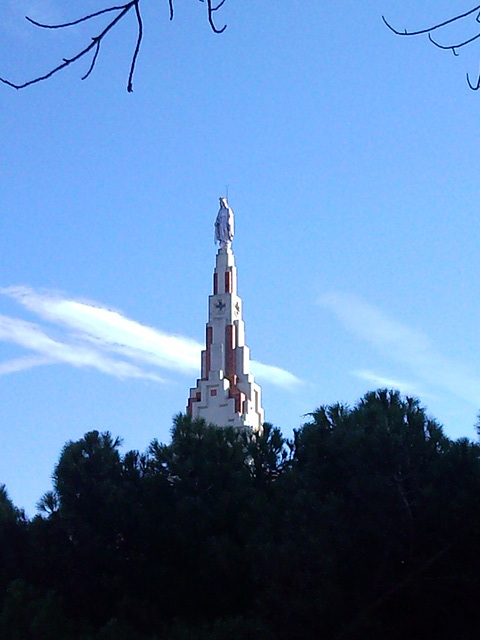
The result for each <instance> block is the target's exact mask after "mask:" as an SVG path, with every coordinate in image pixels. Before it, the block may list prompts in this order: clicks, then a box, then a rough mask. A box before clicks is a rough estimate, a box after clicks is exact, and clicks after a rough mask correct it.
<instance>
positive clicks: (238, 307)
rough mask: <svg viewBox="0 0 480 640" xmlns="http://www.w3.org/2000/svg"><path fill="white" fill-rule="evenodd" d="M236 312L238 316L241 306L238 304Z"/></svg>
mask: <svg viewBox="0 0 480 640" xmlns="http://www.w3.org/2000/svg"><path fill="white" fill-rule="evenodd" d="M235 311H236V312H237V315H238V314H239V313H240V304H239V303H238V302H237V303H236V304H235Z"/></svg>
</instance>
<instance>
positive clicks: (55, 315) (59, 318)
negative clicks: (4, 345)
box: [0, 286, 300, 389]
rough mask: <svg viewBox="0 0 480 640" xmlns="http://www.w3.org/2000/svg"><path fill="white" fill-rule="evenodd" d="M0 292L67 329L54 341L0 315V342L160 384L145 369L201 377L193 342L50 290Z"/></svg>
mask: <svg viewBox="0 0 480 640" xmlns="http://www.w3.org/2000/svg"><path fill="white" fill-rule="evenodd" d="M0 294H3V295H5V296H8V297H10V298H12V299H14V300H15V301H17V302H19V303H20V304H22V305H23V306H24V307H25V308H26V309H28V310H29V311H32V312H33V313H35V314H36V315H37V316H38V317H40V318H42V319H43V320H45V321H47V322H49V323H53V324H55V325H57V326H61V327H63V328H64V329H66V330H67V332H66V333H65V334H63V335H62V336H61V338H60V339H58V338H57V339H56V340H53V339H52V338H50V336H49V335H48V334H47V329H46V328H45V327H41V328H40V327H39V326H37V325H35V324H32V323H29V322H25V321H23V320H19V319H14V318H8V317H6V316H0V340H4V341H7V342H15V343H17V344H20V345H21V346H23V347H25V348H27V349H30V350H32V351H35V352H36V353H41V354H42V355H44V356H45V357H49V358H50V361H55V362H63V363H68V364H71V365H73V366H91V367H94V368H96V369H98V370H100V371H103V372H104V373H109V374H111V375H116V376H118V377H135V378H139V377H143V378H149V379H152V380H156V381H162V379H161V378H160V377H159V376H157V375H156V374H155V373H153V372H151V371H145V370H144V368H143V367H144V366H145V365H149V366H150V367H152V366H153V367H160V368H163V369H167V370H170V371H178V372H180V373H182V374H189V375H196V374H198V370H199V365H200V352H201V349H202V345H200V344H199V343H198V342H196V341H195V340H192V339H190V338H186V337H183V336H179V335H171V334H167V333H165V332H163V331H160V330H158V329H154V328H152V327H148V326H145V325H143V324H141V323H139V322H136V321H134V320H131V319H130V318H127V317H126V316H124V315H123V314H122V313H120V312H119V311H115V310H112V309H106V308H105V307H102V306H101V305H98V304H96V303H92V302H87V301H80V300H74V299H68V298H64V297H62V296H60V295H58V294H53V293H50V292H42V293H38V292H36V291H34V290H33V289H32V288H30V287H25V286H22V287H4V288H0ZM132 363H134V364H132ZM38 364H40V363H39V362H38V361H36V360H31V366H36V365H38ZM42 364H46V362H45V363H42ZM251 364H252V370H254V371H255V374H256V375H257V376H258V378H261V379H264V380H265V381H268V382H270V383H272V384H274V385H277V386H280V387H283V388H287V389H288V388H292V386H295V385H296V384H298V383H300V380H299V379H298V378H296V377H295V376H294V375H293V374H291V373H290V372H288V371H285V370H284V369H281V368H279V367H275V366H271V365H265V364H262V363H258V362H252V363H251ZM1 366H2V365H0V374H1V373H2V368H1ZM3 366H4V368H5V373H7V372H8V369H9V368H8V367H7V365H6V364H5V363H4V365H3ZM11 366H12V367H13V366H14V365H11ZM18 366H21V365H20V364H19V365H18ZM27 366H28V359H25V360H24V366H23V367H22V368H27ZM12 370H14V369H12Z"/></svg>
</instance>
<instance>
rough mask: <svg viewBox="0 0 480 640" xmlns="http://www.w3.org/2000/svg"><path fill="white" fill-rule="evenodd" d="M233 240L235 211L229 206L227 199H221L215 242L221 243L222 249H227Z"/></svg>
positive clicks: (216, 222) (216, 221)
mask: <svg viewBox="0 0 480 640" xmlns="http://www.w3.org/2000/svg"><path fill="white" fill-rule="evenodd" d="M232 240H233V211H232V210H231V209H230V207H229V206H228V202H227V199H226V198H220V211H219V212H218V214H217V219H216V220H215V242H219V243H220V249H227V248H228V247H230V244H231V243H232Z"/></svg>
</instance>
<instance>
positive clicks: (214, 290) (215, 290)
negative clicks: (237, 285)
mask: <svg viewBox="0 0 480 640" xmlns="http://www.w3.org/2000/svg"><path fill="white" fill-rule="evenodd" d="M213 293H214V294H217V293H218V275H217V274H216V273H214V274H213Z"/></svg>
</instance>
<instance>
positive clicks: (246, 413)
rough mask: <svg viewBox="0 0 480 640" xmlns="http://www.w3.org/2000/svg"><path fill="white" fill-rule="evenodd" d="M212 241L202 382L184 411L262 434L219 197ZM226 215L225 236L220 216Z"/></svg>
mask: <svg viewBox="0 0 480 640" xmlns="http://www.w3.org/2000/svg"><path fill="white" fill-rule="evenodd" d="M220 205H221V206H220V211H219V214H218V216H217V222H216V225H215V226H216V239H217V240H218V241H219V242H220V248H219V250H218V253H217V258H216V266H215V271H214V274H213V295H211V296H209V303H208V322H207V328H206V348H205V350H204V351H202V362H201V378H200V379H199V380H197V386H196V387H194V388H193V389H190V397H189V400H188V405H187V413H188V414H189V415H191V416H192V417H193V418H204V419H205V420H206V422H209V423H213V424H216V425H218V426H220V427H225V426H233V427H243V428H248V429H251V430H252V431H254V432H262V430H263V421H264V415H263V409H262V402H261V389H260V386H259V385H258V384H256V382H255V381H254V379H253V375H252V374H251V373H250V350H249V348H248V347H247V346H246V344H245V325H244V322H243V319H242V300H241V298H240V297H239V295H238V293H237V268H236V266H235V256H234V254H233V251H232V249H231V240H232V238H233V212H232V210H231V209H230V208H229V206H228V204H227V202H226V199H224V198H221V199H220ZM221 215H222V216H223V219H222V224H223V223H224V222H225V219H226V216H229V220H230V226H228V228H229V229H230V232H226V231H225V228H227V227H225V225H223V227H220V224H219V218H220V216H221Z"/></svg>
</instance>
